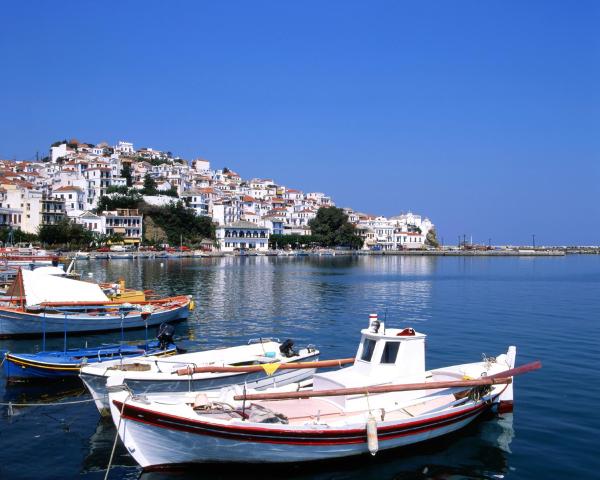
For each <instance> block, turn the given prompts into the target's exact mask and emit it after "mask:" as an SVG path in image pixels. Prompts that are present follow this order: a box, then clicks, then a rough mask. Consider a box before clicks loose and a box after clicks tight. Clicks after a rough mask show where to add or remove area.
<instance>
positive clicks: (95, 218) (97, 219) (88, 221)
mask: <svg viewBox="0 0 600 480" xmlns="http://www.w3.org/2000/svg"><path fill="white" fill-rule="evenodd" d="M67 214H68V215H69V219H70V220H71V221H73V222H75V223H78V224H79V225H83V226H84V227H85V228H86V229H87V230H89V231H90V232H95V233H99V234H102V235H104V234H106V217H104V216H103V215H96V214H95V213H93V212H90V211H84V212H75V211H72V212H67Z"/></svg>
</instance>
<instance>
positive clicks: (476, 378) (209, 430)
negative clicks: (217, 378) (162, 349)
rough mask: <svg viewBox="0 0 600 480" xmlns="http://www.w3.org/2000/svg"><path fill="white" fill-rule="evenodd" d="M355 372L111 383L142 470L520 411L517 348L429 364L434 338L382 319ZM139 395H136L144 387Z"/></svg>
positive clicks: (388, 436)
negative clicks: (183, 389)
mask: <svg viewBox="0 0 600 480" xmlns="http://www.w3.org/2000/svg"><path fill="white" fill-rule="evenodd" d="M361 333H362V338H361V342H360V344H359V348H358V352H357V354H356V358H355V359H354V363H353V364H352V366H350V367H348V368H343V369H339V370H335V371H331V372H325V373H319V374H315V375H314V377H313V386H312V387H311V388H304V387H303V386H302V385H301V384H299V385H288V386H286V387H281V388H279V389H270V390H267V391H265V392H262V393H259V392H253V391H249V390H248V389H243V388H241V387H239V386H238V387H229V388H226V389H221V390H213V391H207V392H200V393H198V392H188V393H154V394H152V393H148V394H146V395H135V394H132V392H130V391H129V390H128V389H127V387H126V385H118V380H117V379H116V378H115V379H112V380H111V381H109V382H108V389H109V400H110V402H109V403H110V409H111V415H112V418H113V421H114V423H115V425H117V428H118V432H119V435H120V437H121V440H122V441H123V443H124V445H125V447H126V448H127V450H128V451H129V452H130V454H131V455H132V456H133V457H134V458H135V460H136V461H137V462H138V463H139V464H140V465H141V466H142V467H150V466H167V465H173V464H190V463H215V462H228V463H261V464H264V463H294V464H297V463H300V462H311V461H320V460H328V459H334V458H336V459H337V458H344V457H350V456H355V455H365V454H367V455H368V454H369V453H370V454H372V455H375V454H376V453H377V452H378V451H379V450H388V449H393V448H399V447H404V446H407V445H411V444H414V443H417V442H423V441H426V440H429V439H432V438H435V437H439V436H442V435H446V434H449V433H451V432H454V431H457V430H459V429H461V428H463V427H465V426H467V425H468V424H470V423H471V422H472V421H474V420H475V419H476V418H478V417H479V416H480V415H482V414H483V413H484V412H489V411H492V412H494V411H495V412H501V411H508V410H511V409H512V402H513V383H512V380H513V377H514V376H516V375H518V374H521V373H524V372H527V371H531V370H535V369H537V368H539V367H540V366H541V364H539V362H534V363H533V364H529V365H526V366H523V367H519V368H514V362H515V357H516V348H515V347H510V348H509V349H508V351H507V353H505V354H502V355H499V356H498V357H496V358H485V359H484V360H483V361H480V362H474V363H467V364H461V365H453V366H449V367H444V368H439V369H435V370H429V371H427V370H425V337H426V336H425V335H424V334H422V333H418V332H415V331H414V330H413V329H411V328H406V329H392V328H389V329H386V328H385V325H384V324H383V322H381V323H380V322H379V321H377V320H376V319H374V320H373V321H372V322H371V325H370V327H369V328H368V329H364V330H362V332H361ZM134 393H135V392H134Z"/></svg>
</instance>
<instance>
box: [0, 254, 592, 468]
mask: <svg viewBox="0 0 600 480" xmlns="http://www.w3.org/2000/svg"><path fill="white" fill-rule="evenodd" d="M77 269H78V270H80V271H81V272H82V273H83V274H84V275H85V277H87V276H88V273H89V272H91V273H93V278H94V279H95V280H96V281H116V280H117V279H118V278H120V277H123V278H124V279H125V280H126V282H127V286H128V287H131V288H145V289H153V290H154V291H155V292H156V293H158V294H160V295H175V294H191V295H193V296H194V298H195V299H196V306H197V308H196V310H195V311H194V312H192V315H191V316H190V318H189V320H188V321H187V322H185V323H182V324H180V325H178V327H177V332H176V336H177V337H178V338H179V343H180V344H181V345H183V346H184V347H187V348H194V349H199V348H201V349H207V348H215V347H223V346H231V345H237V344H240V343H246V342H247V340H248V339H249V338H256V337H278V338H280V339H281V340H285V339H287V338H291V339H293V340H294V342H295V345H296V346H297V347H302V346H304V345H306V344H311V343H312V344H315V345H317V346H318V347H319V348H320V350H321V352H322V354H321V358H322V359H328V358H343V357H348V356H353V355H354V354H355V351H356V348H357V342H358V339H359V330H360V329H361V328H364V327H366V326H367V324H368V315H369V313H378V314H379V318H380V319H381V320H384V321H385V322H386V324H387V325H388V326H394V327H408V326H411V327H414V328H415V329H416V330H418V331H420V332H423V333H426V334H427V335H428V338H427V349H426V350H427V366H428V367H429V368H435V367H440V366H443V365H449V364H456V363H463V362H469V361H477V360H479V359H480V358H481V356H482V354H485V355H488V356H494V355H498V354H500V353H502V352H505V351H506V349H507V347H508V346H509V345H516V346H517V364H523V363H526V362H530V361H532V360H535V359H540V360H541V361H542V363H543V368H542V370H540V371H537V372H534V373H530V374H527V375H524V376H522V377H518V378H517V379H516V381H515V411H514V413H513V414H509V415H503V416H502V417H501V418H494V417H492V418H483V419H481V420H480V421H477V422H476V423H474V424H473V425H471V426H470V427H468V428H467V429H465V430H463V431H461V432H460V433H458V434H455V435H452V436H450V437H446V438H442V439H439V440H438V441H435V442H433V443H426V444H424V445H421V446H419V447H414V448H410V449H407V450H397V451H395V452H392V453H387V454H384V455H381V454H378V455H377V456H375V457H374V458H367V457H365V458H362V457H361V458H360V459H358V460H355V461H344V462H341V463H340V462H334V463H326V464H320V465H317V466H313V467H311V468H309V469H305V468H299V467H297V466H293V465H292V466H267V465H263V466H261V467H259V468H258V469H251V470H247V471H246V473H245V475H244V476H245V477H248V476H250V477H252V476H255V477H257V478H263V479H264V478H286V479H290V478H322V479H325V478H335V479H340V478H343V479H354V478H356V479H359V478H360V479H365V478H373V479H387V478H389V479H391V478H394V479H430V478H432V479H433V478H453V479H454V478H490V479H497V478H514V479H538V478H573V479H575V478H577V479H592V478H594V479H595V478H598V475H599V472H600V452H599V447H598V445H599V443H598V433H599V432H600V413H598V408H599V407H600V374H599V373H598V369H599V367H600V353H599V352H600V348H599V346H598V343H599V342H600V256H583V255H582V256H579V255H573V256H571V255H569V256H565V257H537V258H533V257H519V258H513V257H501V258H488V257H481V258H473V257H413V256H410V257H409V256H354V257H320V258H318V257H301V258H288V257H226V258H202V259H161V260H129V261H119V262H110V261H93V260H92V261H83V262H78V265H77ZM154 333H155V332H154V329H152V331H149V332H148V335H149V336H153V335H154ZM144 337H145V332H144V331H143V330H142V331H135V332H126V333H125V339H127V340H140V339H144ZM119 339H120V334H119V333H110V334H102V335H95V336H91V335H90V336H86V337H75V336H69V337H68V343H69V346H70V347H76V346H83V345H85V343H86V342H87V343H88V344H89V345H90V346H91V345H96V344H101V343H110V342H114V341H118V340H119ZM62 345H63V340H62V338H55V339H51V340H48V345H47V348H57V349H60V348H62ZM40 348H41V335H40V338H39V339H31V340H4V341H0V350H11V351H14V352H33V351H36V350H39V349H40ZM0 399H1V400H0V401H2V402H3V403H6V402H8V401H12V402H36V403H37V402H43V403H46V405H45V406H37V407H24V408H15V409H14V412H13V415H11V416H8V415H7V408H6V406H1V407H0V478H2V479H5V478H6V479H8V478H10V479H24V478H34V479H35V478H40V479H41V478H79V479H97V478H103V476H104V471H103V470H104V469H105V468H106V466H107V464H108V461H109V457H110V451H111V448H112V444H113V440H114V438H115V429H114V427H113V425H112V423H111V422H110V420H106V419H104V420H102V419H100V418H99V415H98V413H97V411H96V408H95V407H94V405H93V404H92V403H89V402H87V403H75V404H64V405H56V404H57V403H61V402H74V401H79V400H86V399H89V395H88V394H87V393H86V392H85V391H84V390H82V389H81V387H80V385H78V384H77V383H75V384H69V385H63V384H57V385H42V386H39V385H35V386H5V385H4V379H1V381H0ZM157 441H160V438H157ZM182 448H185V446H183V447H182ZM240 448H243V446H241V447H240ZM229 470H230V469H223V468H221V467H218V468H215V467H211V468H205V467H203V468H200V469H196V470H193V471H190V470H183V471H174V472H159V473H157V472H153V473H144V474H142V478H145V479H168V478H178V479H181V478H200V477H201V478H239V473H236V471H235V470H231V471H229ZM140 472H141V470H140V469H139V467H137V465H136V463H135V462H134V461H133V459H132V458H131V457H130V456H129V455H128V453H127V451H126V450H125V449H124V448H123V447H122V446H121V445H120V444H118V446H117V450H116V454H115V458H114V461H113V466H112V469H111V473H110V477H109V478H138V477H139V476H140Z"/></svg>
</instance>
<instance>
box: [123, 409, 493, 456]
mask: <svg viewBox="0 0 600 480" xmlns="http://www.w3.org/2000/svg"><path fill="white" fill-rule="evenodd" d="M113 403H114V405H115V406H116V407H117V408H118V409H119V410H121V407H122V403H121V402H117V401H116V400H115V401H113ZM491 405H492V403H481V404H479V405H477V406H475V407H472V408H469V409H467V410H463V411H461V412H456V413H450V414H446V415H441V416H439V417H434V418H430V419H427V420H420V421H415V422H410V423H404V424H402V425H390V426H387V427H379V428H378V437H379V439H380V440H382V441H385V440H391V439H394V438H398V437H402V436H408V435H416V434H421V433H424V432H427V431H431V430H436V429H438V428H443V427H446V426H448V425H451V424H453V423H456V422H460V421H463V420H466V419H469V418H471V417H475V416H477V415H479V414H481V413H482V412H483V411H485V410H486V409H489V408H490V407H491ZM123 418H125V419H127V420H131V421H134V422H138V423H144V424H147V425H151V426H153V427H157V428H166V429H170V430H178V431H183V432H188V433H193V434H196V435H207V436H213V437H220V438H227V439H230V440H239V441H244V442H256V443H273V444H285V445H305V446H315V445H347V444H357V443H366V442H367V436H366V428H365V429H352V430H319V431H315V430H295V431H289V430H272V429H265V428H260V427H239V426H226V425H214V424H210V423H206V422H201V421H196V420H190V419H187V418H182V417H177V416H173V415H168V414H164V413H156V412H153V411H151V410H147V409H144V408H140V407H136V406H132V405H126V406H125V409H124V410H123ZM281 437H286V438H281Z"/></svg>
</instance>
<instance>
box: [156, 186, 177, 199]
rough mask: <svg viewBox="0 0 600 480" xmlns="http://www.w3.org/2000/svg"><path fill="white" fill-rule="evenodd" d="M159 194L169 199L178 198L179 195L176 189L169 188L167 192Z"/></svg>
mask: <svg viewBox="0 0 600 480" xmlns="http://www.w3.org/2000/svg"><path fill="white" fill-rule="evenodd" d="M160 193H161V194H162V195H167V196H169V197H179V194H178V193H177V187H171V188H169V189H168V190H165V191H164V192H160Z"/></svg>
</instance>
